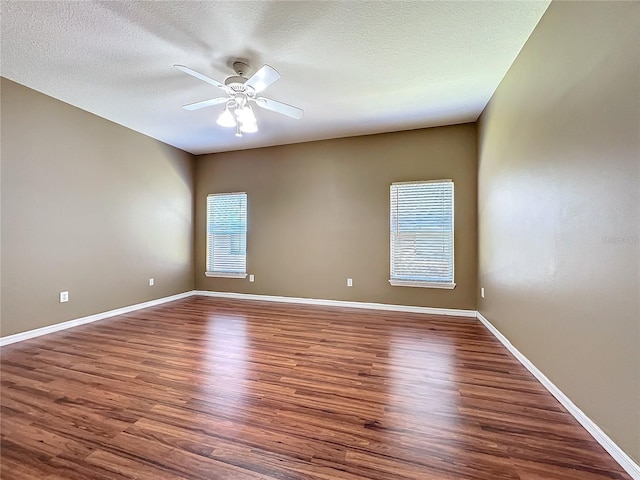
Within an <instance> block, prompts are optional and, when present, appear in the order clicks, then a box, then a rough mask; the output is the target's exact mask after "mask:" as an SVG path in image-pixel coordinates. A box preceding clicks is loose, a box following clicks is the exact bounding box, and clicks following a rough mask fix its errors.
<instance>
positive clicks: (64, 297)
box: [60, 292, 69, 303]
mask: <svg viewBox="0 0 640 480" xmlns="http://www.w3.org/2000/svg"><path fill="white" fill-rule="evenodd" d="M68 301H69V292H60V303H64V302H68Z"/></svg>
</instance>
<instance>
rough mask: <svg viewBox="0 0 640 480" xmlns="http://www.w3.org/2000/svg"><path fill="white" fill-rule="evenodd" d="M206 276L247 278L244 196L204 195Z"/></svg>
mask: <svg viewBox="0 0 640 480" xmlns="http://www.w3.org/2000/svg"><path fill="white" fill-rule="evenodd" d="M206 274H207V275H208V276H215V277H232V278H233V277H236V278H244V277H246V276H247V194H246V193H245V192H240V193H217V194H212V195H209V196H207V271H206Z"/></svg>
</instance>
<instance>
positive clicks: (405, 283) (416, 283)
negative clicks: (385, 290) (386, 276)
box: [389, 280, 456, 290]
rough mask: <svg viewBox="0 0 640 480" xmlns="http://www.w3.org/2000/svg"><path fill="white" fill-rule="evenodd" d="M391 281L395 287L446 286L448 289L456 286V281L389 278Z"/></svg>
mask: <svg viewBox="0 0 640 480" xmlns="http://www.w3.org/2000/svg"><path fill="white" fill-rule="evenodd" d="M389 283H390V284H391V285H393V286H394V287H421V288H444V289H447V290H453V289H454V288H456V284H455V283H434V282H419V281H412V280H389Z"/></svg>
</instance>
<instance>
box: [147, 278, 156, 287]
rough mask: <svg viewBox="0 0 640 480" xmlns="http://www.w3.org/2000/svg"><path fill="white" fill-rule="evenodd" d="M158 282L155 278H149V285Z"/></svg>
mask: <svg viewBox="0 0 640 480" xmlns="http://www.w3.org/2000/svg"><path fill="white" fill-rule="evenodd" d="M155 284H156V282H155V280H154V279H153V278H150V279H149V286H150V287H153V286H154V285H155Z"/></svg>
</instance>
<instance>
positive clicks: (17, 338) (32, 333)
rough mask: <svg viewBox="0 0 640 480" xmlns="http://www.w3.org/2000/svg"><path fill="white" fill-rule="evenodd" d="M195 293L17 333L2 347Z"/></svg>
mask: <svg viewBox="0 0 640 480" xmlns="http://www.w3.org/2000/svg"><path fill="white" fill-rule="evenodd" d="M193 293H194V292H193V290H191V291H189V292H184V293H179V294H177V295H171V296H169V297H163V298H158V299H156V300H150V301H148V302H143V303H138V304H136V305H130V306H128V307H122V308H116V309H115V310H109V311H108V312H102V313H96V314H94V315H88V316H86V317H81V318H76V319H73V320H69V321H66V322H61V323H56V324H54V325H47V326H46V327H42V328H36V329H35V330H29V331H26V332H21V333H16V334H14V335H8V336H6V337H0V347H3V346H5V345H9V344H10V343H16V342H21V341H23V340H28V339H29V338H34V337H39V336H41V335H46V334H48V333H53V332H58V331H60V330H66V329H67V328H72V327H77V326H78V325H84V324H85V323H91V322H97V321H98V320H103V319H105V318H109V317H115V316H116V315H122V314H125V313H129V312H133V311H135V310H140V309H143V308H149V307H155V306H156V305H161V304H163V303H167V302H172V301H174V300H179V299H181V298H185V297H190V296H192V295H193Z"/></svg>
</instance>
